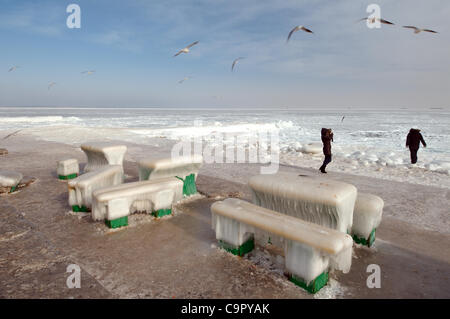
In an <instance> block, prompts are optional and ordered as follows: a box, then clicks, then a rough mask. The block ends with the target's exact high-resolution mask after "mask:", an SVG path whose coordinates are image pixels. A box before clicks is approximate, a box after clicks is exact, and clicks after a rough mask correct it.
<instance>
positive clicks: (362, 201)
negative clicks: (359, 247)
mask: <svg viewBox="0 0 450 319" xmlns="http://www.w3.org/2000/svg"><path fill="white" fill-rule="evenodd" d="M383 207H384V202H383V200H382V199H381V198H380V197H378V196H376V195H372V194H365V193H358V197H357V198H356V203H355V209H354V212H353V227H352V236H353V239H354V241H355V242H356V243H358V244H363V245H367V246H369V247H370V246H372V244H373V242H374V241H375V231H376V229H377V228H378V226H379V225H380V222H381V216H382V214H383Z"/></svg>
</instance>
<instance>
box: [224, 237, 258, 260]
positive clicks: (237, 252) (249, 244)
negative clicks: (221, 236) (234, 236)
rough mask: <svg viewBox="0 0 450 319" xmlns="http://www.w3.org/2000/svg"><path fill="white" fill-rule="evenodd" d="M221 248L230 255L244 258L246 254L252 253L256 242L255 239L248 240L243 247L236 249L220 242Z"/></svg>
mask: <svg viewBox="0 0 450 319" xmlns="http://www.w3.org/2000/svg"><path fill="white" fill-rule="evenodd" d="M219 246H220V248H222V249H224V250H226V251H228V252H229V253H232V254H233V255H236V256H241V257H242V256H244V255H245V254H247V253H249V252H251V251H252V250H253V248H255V240H254V238H253V237H251V238H250V239H248V240H247V241H246V242H245V243H243V244H242V245H240V246H238V247H236V246H234V245H230V244H228V243H226V242H224V241H222V240H219Z"/></svg>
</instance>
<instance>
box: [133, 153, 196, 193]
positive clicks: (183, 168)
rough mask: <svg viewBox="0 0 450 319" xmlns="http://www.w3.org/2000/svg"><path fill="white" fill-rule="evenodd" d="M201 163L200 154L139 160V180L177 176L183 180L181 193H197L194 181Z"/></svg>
mask: <svg viewBox="0 0 450 319" xmlns="http://www.w3.org/2000/svg"><path fill="white" fill-rule="evenodd" d="M202 163H203V157H202V156H201V155H194V156H183V157H177V158H164V159H157V160H150V161H140V162H139V180H140V181H143V180H154V179H159V178H165V177H177V178H179V179H180V180H182V181H183V183H184V185H183V194H184V195H192V194H195V193H197V187H196V185H195V181H196V179H197V174H198V171H199V170H200V167H201V166H202Z"/></svg>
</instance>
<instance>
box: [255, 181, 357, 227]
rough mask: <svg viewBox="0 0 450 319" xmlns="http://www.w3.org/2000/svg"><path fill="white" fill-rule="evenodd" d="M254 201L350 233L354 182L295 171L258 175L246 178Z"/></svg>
mask: <svg viewBox="0 0 450 319" xmlns="http://www.w3.org/2000/svg"><path fill="white" fill-rule="evenodd" d="M249 186H250V188H251V190H252V197H253V199H252V200H253V203H254V204H256V205H258V206H262V207H265V208H268V209H271V210H275V211H277V212H280V213H283V214H286V215H290V216H293V217H297V218H300V219H303V220H305V221H308V222H312V223H315V224H319V225H322V226H325V227H329V228H332V229H336V230H338V231H341V232H344V233H350V231H351V228H352V223H353V209H354V206H355V201H356V196H357V189H356V187H355V186H353V185H350V184H347V183H343V182H338V181H333V180H324V179H319V178H315V177H313V176H298V175H297V174H285V173H283V174H281V173H280V174H276V175H257V176H253V177H251V178H250V180H249Z"/></svg>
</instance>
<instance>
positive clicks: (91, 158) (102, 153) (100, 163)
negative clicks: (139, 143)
mask: <svg viewBox="0 0 450 319" xmlns="http://www.w3.org/2000/svg"><path fill="white" fill-rule="evenodd" d="M81 149H82V150H83V152H84V153H85V154H86V156H87V160H88V162H87V164H86V167H85V168H84V171H85V172H90V171H93V170H96V169H98V168H101V167H104V166H105V165H120V166H122V165H123V159H124V157H125V153H126V152H127V147H126V146H125V145H114V144H110V143H87V144H83V145H81Z"/></svg>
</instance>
